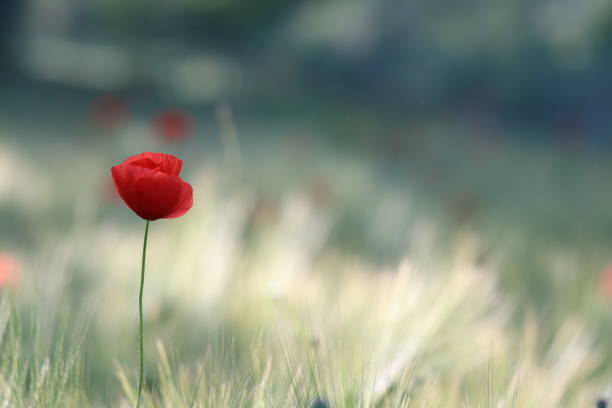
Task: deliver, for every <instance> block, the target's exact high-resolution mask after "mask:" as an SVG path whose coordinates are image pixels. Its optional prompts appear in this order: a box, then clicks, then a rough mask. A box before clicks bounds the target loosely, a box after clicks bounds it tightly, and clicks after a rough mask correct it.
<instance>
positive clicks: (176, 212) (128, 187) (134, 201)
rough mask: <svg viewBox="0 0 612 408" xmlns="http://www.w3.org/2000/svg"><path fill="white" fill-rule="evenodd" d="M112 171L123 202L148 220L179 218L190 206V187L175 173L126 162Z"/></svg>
mask: <svg viewBox="0 0 612 408" xmlns="http://www.w3.org/2000/svg"><path fill="white" fill-rule="evenodd" d="M111 171H112V174H113V180H114V181H115V186H116V187H117V191H118V193H119V195H120V196H121V198H122V199H123V201H125V203H126V204H127V206H128V207H130V209H131V210H132V211H134V212H135V213H136V214H137V215H138V216H140V217H142V218H144V219H146V220H151V221H154V220H157V219H160V218H176V217H180V216H181V215H183V214H185V213H186V212H187V211H188V210H189V208H191V203H192V190H191V186H189V184H187V183H185V182H184V181H183V180H181V178H180V177H178V176H176V175H170V174H165V173H161V172H156V171H154V170H151V169H148V168H145V167H139V166H133V165H125V164H121V165H119V166H115V167H113V168H112V169H111ZM186 186H187V187H186Z"/></svg>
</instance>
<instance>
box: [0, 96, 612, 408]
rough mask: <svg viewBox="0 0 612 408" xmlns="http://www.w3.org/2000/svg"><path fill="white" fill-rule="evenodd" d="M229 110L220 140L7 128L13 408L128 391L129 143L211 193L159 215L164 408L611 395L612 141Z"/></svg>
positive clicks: (155, 329)
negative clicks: (357, 145) (331, 140)
mask: <svg viewBox="0 0 612 408" xmlns="http://www.w3.org/2000/svg"><path fill="white" fill-rule="evenodd" d="M220 109H222V111H221V112H225V116H224V115H223V114H222V115H217V119H218V120H217V122H214V121H213V122H211V123H210V124H211V126H210V127H206V126H205V127H204V128H205V129H206V131H205V132H207V134H206V135H204V134H203V133H201V132H202V128H200V129H198V130H197V132H196V133H195V134H194V135H193V137H192V138H191V139H189V140H186V141H184V142H179V143H174V144H166V143H163V142H162V141H160V140H159V139H158V138H156V136H155V132H154V128H152V127H151V125H150V124H149V122H148V118H147V117H146V116H140V117H138V116H137V117H133V118H131V119H129V120H127V121H126V122H125V123H123V124H122V125H121V126H120V127H119V128H117V129H115V130H112V131H108V130H102V129H97V128H96V127H95V126H94V125H93V124H91V123H90V124H87V120H84V121H83V123H84V125H83V127H82V129H81V130H79V138H78V139H74V138H70V137H67V138H64V139H61V138H60V139H57V140H56V142H55V143H54V144H44V143H39V142H37V141H36V139H33V140H31V141H28V138H27V137H24V138H22V139H20V134H19V131H18V130H16V129H15V128H14V129H12V130H11V132H15V133H13V134H11V135H10V136H11V137H10V138H9V137H6V138H3V141H2V145H1V149H0V154H1V158H0V163H1V166H2V169H1V170H0V197H1V202H0V205H1V208H2V217H1V222H2V230H3V232H4V233H3V234H2V250H3V251H4V253H5V254H8V255H7V256H10V257H11V258H10V259H16V261H17V262H18V266H17V267H13V268H12V269H13V270H14V272H13V273H14V275H15V276H14V279H12V280H10V281H9V280H5V282H4V285H3V288H2V292H3V294H2V297H3V303H2V318H1V319H0V322H1V323H2V324H1V325H0V329H2V330H1V332H2V333H3V335H2V347H1V349H0V350H1V351H0V366H1V367H2V370H1V374H0V395H1V396H2V399H3V401H5V406H41V407H43V406H44V407H52V406H57V407H70V406H74V407H82V406H119V407H122V406H125V407H128V406H130V402H131V401H133V399H134V398H135V388H134V387H135V385H136V374H137V373H136V366H137V345H136V340H137V332H136V330H137V308H136V305H137V304H136V294H137V285H138V266H139V264H138V262H139V254H140V249H141V244H142V243H141V240H142V233H143V228H144V222H142V220H139V219H138V218H137V217H135V216H134V215H133V214H132V213H131V212H130V211H129V210H127V208H125V207H124V205H123V204H122V203H121V202H120V200H118V199H117V197H116V196H115V195H114V193H113V190H112V185H111V184H110V182H111V181H110V175H109V168H110V166H111V165H114V164H115V163H117V162H119V161H120V160H122V159H123V158H125V157H127V156H128V155H131V154H132V153H134V152H137V151H168V152H172V153H175V154H177V155H178V156H179V157H181V158H183V159H184V160H185V171H184V173H185V175H184V178H185V179H186V180H187V181H189V182H191V183H192V184H193V186H194V190H195V206H194V208H193V209H192V211H191V212H190V213H188V215H187V216H185V217H183V218H180V219H178V220H171V221H168V220H165V221H158V222H154V223H153V224H152V228H151V236H150V247H149V254H150V255H149V258H148V270H147V278H146V285H145V318H146V333H147V343H146V353H147V360H146V361H147V373H148V377H147V384H148V392H147V396H146V401H147V405H148V406H160V407H162V406H163V407H179V406H185V407H244V406H253V407H285V406H286V407H294V406H298V407H309V406H313V407H314V406H317V407H321V406H329V407H404V406H406V407H411V406H432V407H435V406H460V405H463V406H476V407H477V406H499V407H503V406H520V407H531V406H533V407H536V406H537V407H544V406H546V407H548V406H550V407H553V406H555V407H556V406H589V405H590V404H593V403H594V402H595V400H596V399H597V398H599V397H600V396H602V395H605V392H606V387H607V384H608V380H609V376H610V372H611V371H610V370H611V368H612V366H611V361H610V357H609V354H608V352H607V350H608V348H607V341H606V339H607V338H608V334H609V333H610V331H611V330H612V326H611V324H610V319H609V309H610V302H611V296H612V294H611V293H612V290H611V288H610V286H612V285H610V283H609V282H610V279H611V278H609V277H608V278H606V276H608V275H610V272H609V269H606V265H607V263H608V262H609V261H610V259H609V250H608V248H609V241H610V239H611V238H612V237H609V236H606V225H608V224H609V222H610V221H611V220H612V206H611V205H609V204H612V203H611V202H610V201H611V198H612V197H610V194H609V193H606V190H607V183H606V180H607V177H606V176H607V175H608V174H610V168H609V167H610V165H609V163H607V162H606V161H605V160H602V159H601V157H599V155H597V154H595V153H584V154H578V155H572V156H571V158H572V160H567V159H568V157H569V156H567V153H564V152H563V151H557V152H554V151H552V150H545V149H542V150H537V149H530V150H529V151H526V150H525V149H523V148H522V147H521V145H520V144H517V143H513V142H508V141H506V142H500V143H498V144H496V145H490V144H487V143H486V142H487V141H486V140H485V141H484V142H482V141H479V140H471V139H469V138H468V139H466V138H464V139H462V140H463V141H464V142H465V141H466V140H468V141H469V143H463V142H462V143H460V142H457V143H452V142H449V141H448V140H447V139H442V138H438V137H437V136H436V134H437V133H436V132H437V131H439V129H437V128H436V127H435V126H430V127H428V128H423V129H420V132H421V133H424V134H427V135H428V137H426V138H422V139H419V138H418V134H410V136H412V140H415V141H419V140H420V143H421V144H420V145H418V147H419V149H421V150H419V152H420V154H419V155H418V157H411V156H410V155H411V154H412V153H413V152H414V149H416V147H412V148H410V149H406V151H401V150H398V149H393V150H392V151H391V153H389V154H392V156H391V157H389V156H388V154H387V153H385V149H384V146H383V147H382V148H381V149H382V150H381V151H379V152H377V153H374V154H367V153H365V152H362V153H358V152H356V151H348V152H347V151H344V152H343V151H341V150H338V149H337V148H333V147H330V146H327V145H326V144H325V143H322V142H317V141H316V140H318V139H316V138H313V139H312V140H311V141H310V142H309V144H307V145H304V144H303V143H304V142H303V140H302V141H300V140H301V139H294V138H291V137H287V138H285V139H282V138H277V139H276V140H269V141H263V142H261V143H260V144H258V145H256V146H248V144H247V145H246V146H244V145H242V144H241V143H240V138H239V136H240V135H241V134H244V133H245V132H255V131H256V130H253V127H249V126H248V125H246V126H245V129H243V130H240V128H239V129H238V132H237V133H236V132H235V131H236V126H237V125H236V122H235V121H234V120H233V119H232V117H231V116H230V115H229V110H228V109H229V108H228V107H221V108H220ZM223 109H225V110H223ZM213 117H214V113H213ZM223 118H225V120H226V122H223V120H224V119H223ZM25 129H26V130H24V132H32V129H30V128H28V127H27V126H26V127H25ZM287 133H288V134H290V131H287ZM24 136H25V135H24ZM247 139H248V137H247ZM15 140H21V142H19V143H15V142H14V141H15ZM438 141H439V143H438ZM442 141H444V142H442ZM480 142H482V143H483V144H482V145H479V144H478V143H480ZM415 143H417V142H415ZM403 153H405V154H406V155H407V156H402V154H403ZM488 155H495V156H494V157H495V160H490V159H489V156H488ZM454 160H460V161H461V162H460V163H457V162H456V161H454ZM438 166H439V167H438ZM589 197H597V200H590V199H589ZM4 263H5V264H6V262H4ZM4 267H5V269H6V265H4ZM317 401H318V402H317ZM316 404H319V405H316ZM321 404H323V405H321ZM325 404H328V405H325Z"/></svg>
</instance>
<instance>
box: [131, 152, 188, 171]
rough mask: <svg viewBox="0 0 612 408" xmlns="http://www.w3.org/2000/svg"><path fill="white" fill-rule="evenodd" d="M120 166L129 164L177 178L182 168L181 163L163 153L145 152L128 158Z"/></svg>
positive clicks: (177, 159) (176, 158)
mask: <svg viewBox="0 0 612 408" xmlns="http://www.w3.org/2000/svg"><path fill="white" fill-rule="evenodd" d="M121 164H130V165H134V166H139V167H145V168H148V169H158V170H159V171H161V172H162V173H166V174H171V175H173V176H178V175H179V174H180V172H181V169H182V168H183V161H182V160H181V159H179V158H178V157H174V156H172V155H170V154H165V153H151V152H145V153H141V154H137V155H135V156H132V157H128V158H127V159H125V160H124V161H123V163H121Z"/></svg>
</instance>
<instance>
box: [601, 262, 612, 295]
mask: <svg viewBox="0 0 612 408" xmlns="http://www.w3.org/2000/svg"><path fill="white" fill-rule="evenodd" d="M599 293H600V294H601V295H602V296H603V297H604V298H606V299H607V300H610V301H612V263H610V264H608V265H606V266H605V267H604V268H603V269H602V270H601V273H600V274H599Z"/></svg>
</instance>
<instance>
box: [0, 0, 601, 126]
mask: <svg viewBox="0 0 612 408" xmlns="http://www.w3.org/2000/svg"><path fill="white" fill-rule="evenodd" d="M0 16H1V18H2V21H1V22H0V27H1V30H2V32H1V35H2V40H3V41H2V57H3V59H4V60H5V61H12V62H14V65H15V66H16V68H17V71H19V70H20V69H21V68H22V66H23V65H24V63H23V60H24V59H25V60H28V58H23V54H24V53H25V54H27V52H26V51H25V49H27V44H29V41H30V40H31V39H32V38H37V37H40V36H54V38H55V37H61V38H65V39H69V40H71V41H77V42H81V43H83V44H107V45H108V44H110V45H113V46H116V47H125V48H126V49H127V50H128V51H127V55H128V56H130V57H131V58H134V59H139V60H142V57H143V55H144V53H147V52H148V53H149V54H148V55H149V57H148V58H149V60H148V61H149V62H148V63H147V64H148V65H149V66H151V65H154V63H153V64H151V63H150V61H151V58H152V57H151V55H153V56H154V57H156V58H159V59H160V60H162V62H163V60H164V59H165V57H166V56H167V55H169V54H170V55H173V53H174V54H176V53H177V50H180V52H186V51H185V50H191V51H193V52H194V53H196V54H198V53H206V54H207V55H213V56H215V57H216V58H221V60H222V61H223V62H224V64H221V65H214V64H213V68H211V69H209V68H210V64H209V65H206V64H205V63H204V64H200V65H198V64H197V63H195V64H191V65H189V64H187V67H186V68H185V67H183V68H185V69H183V70H182V71H181V72H187V73H191V74H193V75H192V76H193V77H194V78H202V79H203V80H207V76H206V75H205V74H202V75H201V76H198V71H199V70H201V71H202V72H205V73H209V74H210V72H211V70H212V71H214V72H216V74H215V75H212V79H210V80H211V81H214V80H219V81H220V82H221V83H223V82H224V81H225V83H226V84H228V86H227V87H226V88H228V89H230V90H232V92H234V93H236V89H238V87H237V86H236V83H238V82H240V87H239V90H240V92H239V94H240V95H241V96H242V97H248V96H252V97H256V98H258V99H260V100H267V98H270V99H271V100H273V101H279V100H280V101H285V100H302V101H311V102H312V103H313V104H318V103H320V104H322V105H323V106H325V104H329V103H347V104H354V105H357V106H375V107H377V108H378V109H381V110H386V111H390V112H396V113H398V114H403V113H405V112H411V113H416V114H426V113H436V112H445V111H452V112H458V113H460V114H466V115H473V114H474V112H476V116H478V117H486V118H488V120H491V121H498V122H500V123H501V124H502V125H504V126H505V125H510V124H516V123H519V124H536V125H541V124H545V125H547V126H551V127H558V128H559V129H560V130H559V132H558V133H559V134H560V135H561V136H560V137H562V138H563V137H567V138H573V137H582V136H581V135H584V134H588V135H589V136H588V137H592V138H603V137H605V136H604V135H606V134H607V133H609V130H612V129H611V128H612V115H610V114H609V112H608V110H609V109H610V108H609V104H608V100H609V95H610V93H611V92H610V91H611V90H612V89H610V88H612V70H611V69H610V67H612V52H611V51H612V36H611V35H610V34H611V31H612V3H610V2H609V1H606V0H581V1H573V0H542V1H538V2H533V1H529V0H515V1H507V0H466V1H462V2H457V1H454V0H412V1H404V0H309V1H304V0H135V1H129V2H128V1H123V0H85V1H77V0H55V1H53V2H48V1H46V0H28V1H24V0H3V1H2V2H1V5H0ZM42 48H44V47H42ZM143 50H145V51H143ZM147 50H148V51H147ZM168 50H170V51H168ZM10 52H12V53H13V56H12V58H11V57H10V56H9V53H10ZM180 52H178V53H180ZM168 53H169V54H168ZM198 55H200V54H198ZM56 58H60V57H59V56H57V55H56ZM29 60H30V61H31V58H30V59H29ZM34 60H35V61H38V60H37V59H34ZM200 61H201V60H200ZM5 65H6V66H9V65H11V64H9V63H7V64H5ZM25 65H27V64H25ZM20 67H21V68H20ZM215 67H216V68H215ZM228 67H229V68H228ZM226 68H228V69H226ZM215 69H216V71H215ZM232 70H233V71H232ZM26 71H27V70H26ZM214 72H213V73H214ZM227 72H234V73H235V75H234V76H232V75H230V76H229V77H224V76H223V75H225V74H227ZM221 77H222V78H221ZM126 82H127V85H129V80H127V81H126ZM126 82H122V83H121V84H122V85H121V86H126ZM187 88H189V87H187ZM221 88H223V86H221ZM224 92H225V88H223V89H220V90H216V92H213V93H212V94H210V92H209V94H206V93H205V94H206V95H209V96H211V95H212V97H215V98H216V97H223V96H225V95H224ZM576 135H578V136H576ZM598 135H599V136H598Z"/></svg>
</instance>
